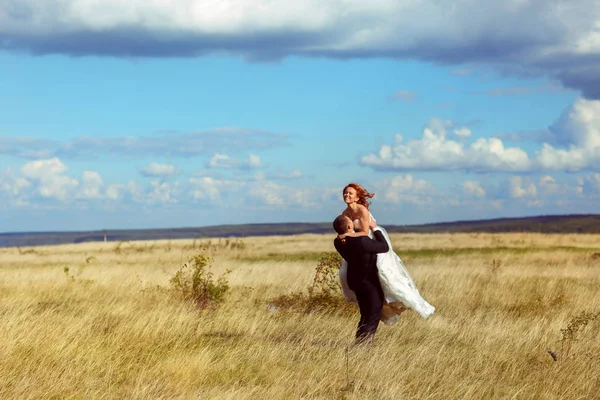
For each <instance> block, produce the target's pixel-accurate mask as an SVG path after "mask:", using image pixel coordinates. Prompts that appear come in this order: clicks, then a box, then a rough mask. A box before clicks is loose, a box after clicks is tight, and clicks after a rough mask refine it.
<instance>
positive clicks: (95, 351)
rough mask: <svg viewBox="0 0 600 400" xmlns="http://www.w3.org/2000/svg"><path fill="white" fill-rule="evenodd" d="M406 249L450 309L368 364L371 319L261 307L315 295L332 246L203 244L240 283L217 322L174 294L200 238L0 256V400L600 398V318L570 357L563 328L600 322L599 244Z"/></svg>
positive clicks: (385, 330)
mask: <svg viewBox="0 0 600 400" xmlns="http://www.w3.org/2000/svg"><path fill="white" fill-rule="evenodd" d="M392 241H393V242H394V244H395V248H396V250H397V251H398V253H399V255H400V256H401V257H402V258H403V259H404V260H405V262H406V264H407V266H408V268H409V270H410V271H411V273H412V274H413V277H414V279H415V281H416V282H417V285H418V286H419V288H420V290H421V292H422V294H423V295H424V297H425V298H426V299H427V300H428V301H430V302H431V303H432V304H434V305H435V306H436V307H437V312H436V313H435V314H434V315H433V316H432V317H431V318H430V319H428V320H423V319H421V318H420V317H418V316H417V315H416V313H414V312H407V313H404V314H403V315H402V319H401V321H400V322H399V323H397V324H396V325H393V326H390V327H388V326H380V329H379V331H378V333H377V339H376V343H375V345H374V346H373V347H372V348H369V349H365V348H352V347H350V348H349V347H348V346H349V345H350V344H351V343H352V340H353V335H354V331H355V327H356V323H357V321H358V317H357V316H354V317H348V316H344V315H321V314H309V315H303V314H295V313H290V312H281V311H280V312H273V311H269V310H268V309H267V307H265V305H266V302H267V301H268V299H269V298H272V297H275V296H278V295H281V294H286V293H291V292H293V291H298V290H305V289H306V287H307V286H308V285H309V284H310V283H311V279H312V276H313V272H314V268H315V266H316V263H315V260H316V258H317V256H318V254H319V253H321V252H329V251H333V246H332V237H331V236H326V235H325V236H321V235H301V236H294V237H275V238H246V239H244V240H243V244H244V245H245V247H244V246H240V245H239V244H240V242H237V241H235V240H233V241H229V242H226V240H225V239H222V240H220V241H219V240H214V239H213V240H211V241H208V240H207V241H204V242H203V243H207V242H212V244H213V248H216V247H219V243H220V249H219V250H218V251H216V253H215V268H214V272H215V274H216V275H218V274H219V273H220V272H222V271H225V269H231V270H232V273H231V274H230V275H229V281H230V284H231V286H232V292H231V294H230V295H229V296H228V298H227V300H226V302H225V303H224V304H223V305H222V306H221V308H219V309H218V310H216V311H208V312H201V311H200V310H197V309H195V308H194V306H193V305H192V304H185V303H183V302H181V301H180V300H178V299H177V298H176V297H174V296H173V295H172V294H171V293H170V292H169V290H168V288H169V283H168V282H169V279H170V278H171V277H172V276H173V274H174V273H175V271H176V270H177V269H178V268H179V267H180V265H181V264H182V263H183V262H185V261H186V259H187V258H188V257H189V256H191V255H192V254H195V253H196V252H197V251H198V250H197V248H198V245H199V244H200V242H199V241H157V242H132V243H121V244H116V243H87V244H79V245H64V246H52V247H51V246H48V247H35V248H21V249H14V248H11V249H0V317H1V319H0V321H1V322H0V398H2V399H50V398H55V399H123V398H136V399H160V398H164V399H172V398H180V399H199V398H200V399H213V398H214V399H263V398H269V399H298V398H303V399H330V398H333V399H341V398H347V399H364V398H372V399H556V400H558V399H561V400H562V399H598V398H599V397H598V393H600V378H599V375H600V374H599V370H600V335H599V334H598V332H599V331H600V316H599V317H597V318H596V319H595V320H593V321H590V322H589V323H588V325H587V326H585V327H582V328H581V329H580V330H579V331H578V332H576V335H575V337H574V338H575V339H577V340H576V341H573V342H572V343H571V348H570V350H569V355H568V357H567V356H566V348H565V346H561V330H562V329H566V328H567V327H568V325H569V322H570V321H573V320H574V318H575V317H577V316H578V315H581V313H582V312H592V313H598V312H599V311H600V277H599V276H600V258H599V257H600V254H595V250H594V249H595V248H596V247H597V245H598V243H599V242H600V236H595V235H536V234H498V235H492V234H436V235H392ZM242 247H243V248H242ZM599 251H600V250H599ZM65 267H66V268H68V272H65ZM563 344H565V345H566V344H567V343H566V342H565V343H563ZM561 347H563V348H562V350H561ZM548 350H552V351H554V352H556V353H557V354H558V357H559V360H558V361H553V359H552V357H551V356H550V355H549V354H548Z"/></svg>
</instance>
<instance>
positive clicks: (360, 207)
mask: <svg viewBox="0 0 600 400" xmlns="http://www.w3.org/2000/svg"><path fill="white" fill-rule="evenodd" d="M358 212H359V213H360V214H361V215H369V209H368V208H367V207H365V206H363V205H362V204H358Z"/></svg>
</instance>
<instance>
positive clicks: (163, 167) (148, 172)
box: [142, 162, 179, 177]
mask: <svg viewBox="0 0 600 400" xmlns="http://www.w3.org/2000/svg"><path fill="white" fill-rule="evenodd" d="M177 173H179V170H178V169H177V168H176V167H175V166H173V165H171V164H160V163H156V162H151V163H149V164H148V165H146V167H144V169H143V170H142V175H144V176H147V177H168V176H173V175H176V174H177Z"/></svg>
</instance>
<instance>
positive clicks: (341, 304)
mask: <svg viewBox="0 0 600 400" xmlns="http://www.w3.org/2000/svg"><path fill="white" fill-rule="evenodd" d="M341 265H342V257H340V256H339V254H337V253H328V254H325V255H323V256H322V257H321V258H319V259H318V260H317V267H316V268H315V276H314V278H313V282H312V284H311V285H310V286H309V287H308V293H304V292H296V293H292V294H286V295H281V296H278V297H275V298H273V299H270V300H269V301H268V307H269V308H273V307H274V308H275V309H278V310H289V311H297V312H304V313H313V312H319V313H328V314H336V313H343V314H354V313H356V312H357V308H356V306H355V305H354V304H352V303H349V302H347V301H346V299H344V296H343V294H342V288H341V285H340V282H339V278H338V273H339V269H340V266H341Z"/></svg>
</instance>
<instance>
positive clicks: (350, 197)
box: [344, 187, 358, 204]
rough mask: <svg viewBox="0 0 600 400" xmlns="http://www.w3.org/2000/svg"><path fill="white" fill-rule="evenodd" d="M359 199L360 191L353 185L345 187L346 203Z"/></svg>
mask: <svg viewBox="0 0 600 400" xmlns="http://www.w3.org/2000/svg"><path fill="white" fill-rule="evenodd" d="M357 201H358V193H356V189H354V188H353V187H347V188H346V189H344V203H346V204H352V203H356V202H357Z"/></svg>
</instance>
